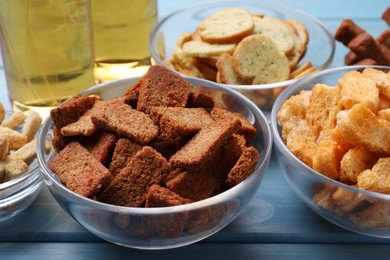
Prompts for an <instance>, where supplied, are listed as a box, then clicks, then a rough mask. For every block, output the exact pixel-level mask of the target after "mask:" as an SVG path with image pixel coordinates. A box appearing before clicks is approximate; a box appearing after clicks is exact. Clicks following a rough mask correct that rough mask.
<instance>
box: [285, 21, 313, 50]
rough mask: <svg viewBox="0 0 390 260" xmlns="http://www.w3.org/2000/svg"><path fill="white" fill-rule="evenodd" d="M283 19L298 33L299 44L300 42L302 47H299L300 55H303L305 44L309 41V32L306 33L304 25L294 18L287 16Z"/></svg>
mask: <svg viewBox="0 0 390 260" xmlns="http://www.w3.org/2000/svg"><path fill="white" fill-rule="evenodd" d="M284 21H285V22H287V23H289V24H290V25H292V26H293V27H294V28H295V30H296V32H297V34H298V37H299V39H300V41H301V44H302V48H301V50H300V52H301V54H302V55H304V54H305V52H306V49H307V44H308V43H309V33H308V31H307V29H306V27H305V26H304V25H303V24H302V23H301V22H300V21H298V20H296V19H292V18H288V19H285V20H284Z"/></svg>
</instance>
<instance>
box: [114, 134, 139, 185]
mask: <svg viewBox="0 0 390 260" xmlns="http://www.w3.org/2000/svg"><path fill="white" fill-rule="evenodd" d="M141 149H142V145H140V144H138V143H135V142H134V141H133V140H130V139H128V138H126V137H122V138H120V139H119V140H118V141H117V142H116V145H115V150H114V154H113V155H112V160H111V163H110V166H109V170H110V172H111V175H112V177H113V178H114V177H115V176H116V175H118V173H119V172H120V171H121V170H122V169H123V168H124V167H126V165H127V164H128V163H129V161H130V160H131V158H133V156H134V155H135V154H136V153H137V152H138V151H139V150H141Z"/></svg>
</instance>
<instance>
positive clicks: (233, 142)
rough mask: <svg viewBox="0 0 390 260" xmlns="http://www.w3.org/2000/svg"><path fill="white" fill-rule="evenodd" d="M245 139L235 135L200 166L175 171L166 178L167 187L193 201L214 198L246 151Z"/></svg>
mask: <svg viewBox="0 0 390 260" xmlns="http://www.w3.org/2000/svg"><path fill="white" fill-rule="evenodd" d="M245 142H246V141H245V137H243V136H241V135H237V134H233V135H232V136H231V137H230V138H229V139H228V140H227V141H226V142H224V143H223V144H222V147H221V148H220V149H219V150H216V151H214V152H213V153H210V157H211V158H212V160H208V159H205V160H204V162H203V163H202V164H200V165H193V166H191V167H186V168H180V167H178V168H176V169H174V170H173V171H172V172H171V173H170V174H169V175H168V176H167V178H166V183H165V184H166V186H167V187H168V188H169V189H171V190H172V191H174V192H176V193H177V194H179V195H180V196H182V197H185V198H188V199H191V200H193V201H198V200H202V199H205V198H208V197H210V196H212V195H213V194H214V193H215V192H216V191H217V190H218V189H219V188H220V187H222V186H225V185H224V183H225V180H226V178H227V176H228V173H229V171H230V170H231V169H232V167H233V166H234V164H235V163H236V162H237V160H238V159H239V158H240V156H241V154H242V152H243V151H244V149H245V147H246V146H245Z"/></svg>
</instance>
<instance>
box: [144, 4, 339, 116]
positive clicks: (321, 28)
mask: <svg viewBox="0 0 390 260" xmlns="http://www.w3.org/2000/svg"><path fill="white" fill-rule="evenodd" d="M228 7H241V8H245V9H247V10H248V11H250V12H252V13H260V14H266V15H270V16H273V17H277V18H281V19H286V18H292V19H296V20H298V21H300V22H301V23H302V24H303V25H304V26H305V27H306V29H307V31H308V34H309V43H308V45H307V51H306V54H305V56H304V57H303V59H302V60H301V62H300V64H302V63H303V62H305V61H310V62H311V63H312V64H313V66H314V67H315V68H317V70H318V71H321V70H323V69H325V68H327V67H328V66H329V65H330V64H331V62H332V61H333V56H334V52H335V40H334V37H333V35H332V34H331V33H330V31H329V30H328V29H327V27H326V26H325V25H324V24H323V23H322V22H321V21H319V20H318V19H317V18H315V17H314V16H312V15H310V14H308V13H305V12H303V11H301V10H297V9H294V8H291V7H288V6H286V5H279V4H275V3H272V2H264V1H250V0H244V1H234V0H233V1H232V0H227V1H210V2H202V3H198V4H194V5H190V6H188V7H185V8H183V9H181V10H178V11H176V12H174V13H171V14H170V15H168V16H167V17H165V18H164V19H162V20H161V21H160V22H159V23H158V24H157V25H156V27H155V28H154V30H153V32H152V34H151V37H150V44H149V45H150V49H151V53H152V57H153V60H154V61H155V62H156V63H157V64H159V65H163V66H166V67H168V68H170V69H173V68H171V67H169V66H167V65H166V62H167V60H169V59H170V58H171V56H172V51H173V50H174V48H175V46H176V43H177V40H178V38H179V35H180V34H181V33H183V32H193V31H194V30H195V28H197V27H198V26H199V24H200V22H201V21H202V20H203V19H204V18H205V17H207V16H209V15H210V14H212V13H214V12H216V11H219V10H221V9H224V8H228ZM295 81H296V79H292V80H287V81H283V82H276V83H272V84H262V85H229V84H224V85H226V86H228V87H230V88H232V89H234V90H237V91H239V92H241V93H242V94H244V95H245V96H247V97H248V98H250V99H251V100H252V101H253V102H254V103H255V104H256V105H257V106H258V107H259V108H260V109H262V111H263V112H264V113H265V114H266V116H268V115H269V114H270V113H271V109H272V105H273V103H274V101H275V99H276V98H277V96H278V95H279V94H280V92H282V90H283V89H285V87H287V86H289V85H291V84H292V83H294V82H295Z"/></svg>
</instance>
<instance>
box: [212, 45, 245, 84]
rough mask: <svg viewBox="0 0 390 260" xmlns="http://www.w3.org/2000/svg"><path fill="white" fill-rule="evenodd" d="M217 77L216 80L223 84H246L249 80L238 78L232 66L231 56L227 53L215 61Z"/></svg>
mask: <svg viewBox="0 0 390 260" xmlns="http://www.w3.org/2000/svg"><path fill="white" fill-rule="evenodd" d="M217 69H218V77H217V82H218V83H223V84H233V85H246V84H249V82H246V81H245V80H241V79H239V78H238V76H237V74H236V72H235V71H234V68H233V57H232V56H231V55H230V54H228V53H225V54H222V55H221V56H219V59H218V61H217Z"/></svg>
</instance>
